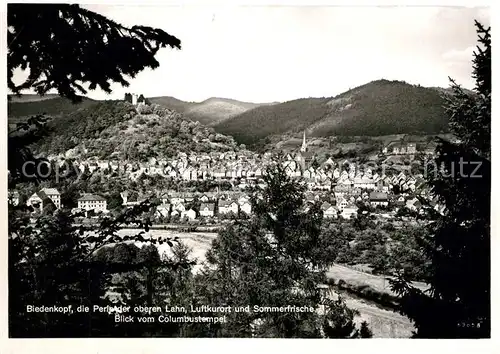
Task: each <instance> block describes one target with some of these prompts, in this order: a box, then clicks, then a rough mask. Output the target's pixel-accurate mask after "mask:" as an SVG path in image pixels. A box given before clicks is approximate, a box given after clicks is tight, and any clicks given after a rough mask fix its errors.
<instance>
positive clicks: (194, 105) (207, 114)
mask: <svg viewBox="0 0 500 354" xmlns="http://www.w3.org/2000/svg"><path fill="white" fill-rule="evenodd" d="M149 100H150V101H151V103H156V104H159V105H160V106H163V107H166V108H169V109H172V110H174V111H177V112H179V113H183V114H184V115H185V116H186V117H187V118H189V119H191V120H193V121H196V122H200V123H202V124H205V125H208V126H211V125H215V124H218V123H220V122H223V121H225V120H227V119H229V118H232V117H235V116H237V115H239V114H241V113H244V112H246V111H248V110H250V109H253V108H256V107H260V106H263V105H270V104H272V103H251V102H242V101H237V100H233V99H228V98H219V97H212V98H209V99H207V100H205V101H202V102H185V101H181V100H178V99H177V98H174V97H169V96H163V97H151V98H149Z"/></svg>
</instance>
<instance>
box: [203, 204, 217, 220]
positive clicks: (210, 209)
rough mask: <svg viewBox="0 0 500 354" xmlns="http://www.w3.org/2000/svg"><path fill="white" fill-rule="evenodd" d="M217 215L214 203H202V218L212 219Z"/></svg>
mask: <svg viewBox="0 0 500 354" xmlns="http://www.w3.org/2000/svg"><path fill="white" fill-rule="evenodd" d="M214 213H215V204H214V203H201V205H200V216H205V217H212V216H214Z"/></svg>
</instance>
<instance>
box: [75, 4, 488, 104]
mask: <svg viewBox="0 0 500 354" xmlns="http://www.w3.org/2000/svg"><path fill="white" fill-rule="evenodd" d="M85 7H87V8H89V9H91V10H93V11H96V12H99V13H101V14H103V15H105V16H107V17H109V18H111V19H113V20H115V21H117V22H120V23H122V24H124V25H128V26H132V25H134V24H140V25H146V26H151V27H158V28H162V29H163V30H165V31H166V32H168V33H170V34H172V35H174V36H176V37H177V38H179V39H180V40H181V42H182V49H181V50H173V49H170V48H165V49H162V50H161V51H160V52H159V53H158V55H157V59H158V61H159V62H160V67H159V68H158V69H156V70H154V71H151V70H146V71H144V72H142V73H140V74H139V75H138V76H137V77H136V78H135V79H132V80H130V84H131V85H130V87H128V88H122V87H120V86H119V85H114V86H112V87H113V93H112V94H111V95H106V94H105V93H103V92H102V91H93V92H89V94H88V96H89V97H91V98H95V99H117V98H122V97H123V95H124V93H125V92H136V93H138V94H141V93H142V94H144V95H145V96H146V97H152V96H174V97H176V98H179V99H182V100H187V101H202V100H204V99H207V98H209V97H227V98H234V99H238V100H242V101H250V102H271V101H286V100H291V99H296V98H301V97H323V96H335V95H337V94H339V93H342V92H344V91H346V90H348V89H349V88H353V87H356V86H359V85H362V84H365V83H367V82H369V81H372V80H378V79H381V78H385V79H389V80H404V81H407V82H409V83H412V84H420V85H423V86H442V87H447V86H448V84H449V81H448V76H451V77H453V78H454V79H456V80H457V82H458V83H460V84H462V85H464V86H465V87H467V88H472V87H473V82H472V80H471V77H470V74H471V59H472V51H473V50H474V48H475V45H476V43H477V41H476V39H477V37H476V32H475V27H474V19H478V20H480V21H481V22H482V23H483V24H486V25H489V23H490V11H489V10H488V9H487V8H461V7H356V8H350V7H243V6H240V7H230V8H229V7H227V6H226V7H222V6H221V7H214V6H211V7H202V6H194V5H191V6H151V5H149V6H135V7H134V6H131V5H127V6H117V5H114V6H112V5H85Z"/></svg>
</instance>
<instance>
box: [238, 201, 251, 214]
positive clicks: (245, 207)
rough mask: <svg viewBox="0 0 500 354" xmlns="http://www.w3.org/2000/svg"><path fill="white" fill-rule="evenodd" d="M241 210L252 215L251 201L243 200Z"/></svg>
mask: <svg viewBox="0 0 500 354" xmlns="http://www.w3.org/2000/svg"><path fill="white" fill-rule="evenodd" d="M240 210H241V211H242V212H244V213H245V214H247V215H250V214H251V213H252V205H251V204H250V202H243V203H241V204H240Z"/></svg>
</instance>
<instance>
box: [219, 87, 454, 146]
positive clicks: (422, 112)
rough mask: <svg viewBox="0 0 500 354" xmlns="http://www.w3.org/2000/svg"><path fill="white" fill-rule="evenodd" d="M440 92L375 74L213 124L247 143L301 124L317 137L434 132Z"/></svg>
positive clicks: (442, 125)
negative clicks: (324, 94) (329, 92)
mask: <svg viewBox="0 0 500 354" xmlns="http://www.w3.org/2000/svg"><path fill="white" fill-rule="evenodd" d="M444 94H445V93H444V92H443V91H442V90H441V91H440V90H437V89H433V88H425V87H421V86H414V85H410V84H407V83H405V82H401V81H388V80H379V81H373V82H370V83H368V84H366V85H363V86H360V87H357V88H354V89H352V90H349V91H347V92H345V93H342V94H340V95H338V96H336V97H334V98H303V99H299V100H293V101H288V102H284V103H280V104H276V105H272V106H262V107H258V108H255V109H252V110H249V111H247V112H244V113H243V114H241V115H239V116H236V117H234V118H232V119H228V120H226V121H224V122H222V123H221V124H219V125H216V126H215V129H216V130H217V131H219V132H221V133H223V134H227V135H232V136H234V138H235V139H236V141H238V142H241V143H244V144H247V145H250V144H256V143H258V142H259V141H260V140H262V139H264V138H266V137H269V136H271V135H277V134H284V133H296V132H298V131H301V130H303V129H307V130H308V131H309V133H310V134H311V135H312V136H318V137H327V136H331V135H347V136H351V135H368V136H379V135H390V134H409V133H423V134H436V133H441V132H446V131H447V130H448V128H447V123H448V120H447V117H446V114H445V109H444V104H445V101H444V98H443V97H442V95H444Z"/></svg>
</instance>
